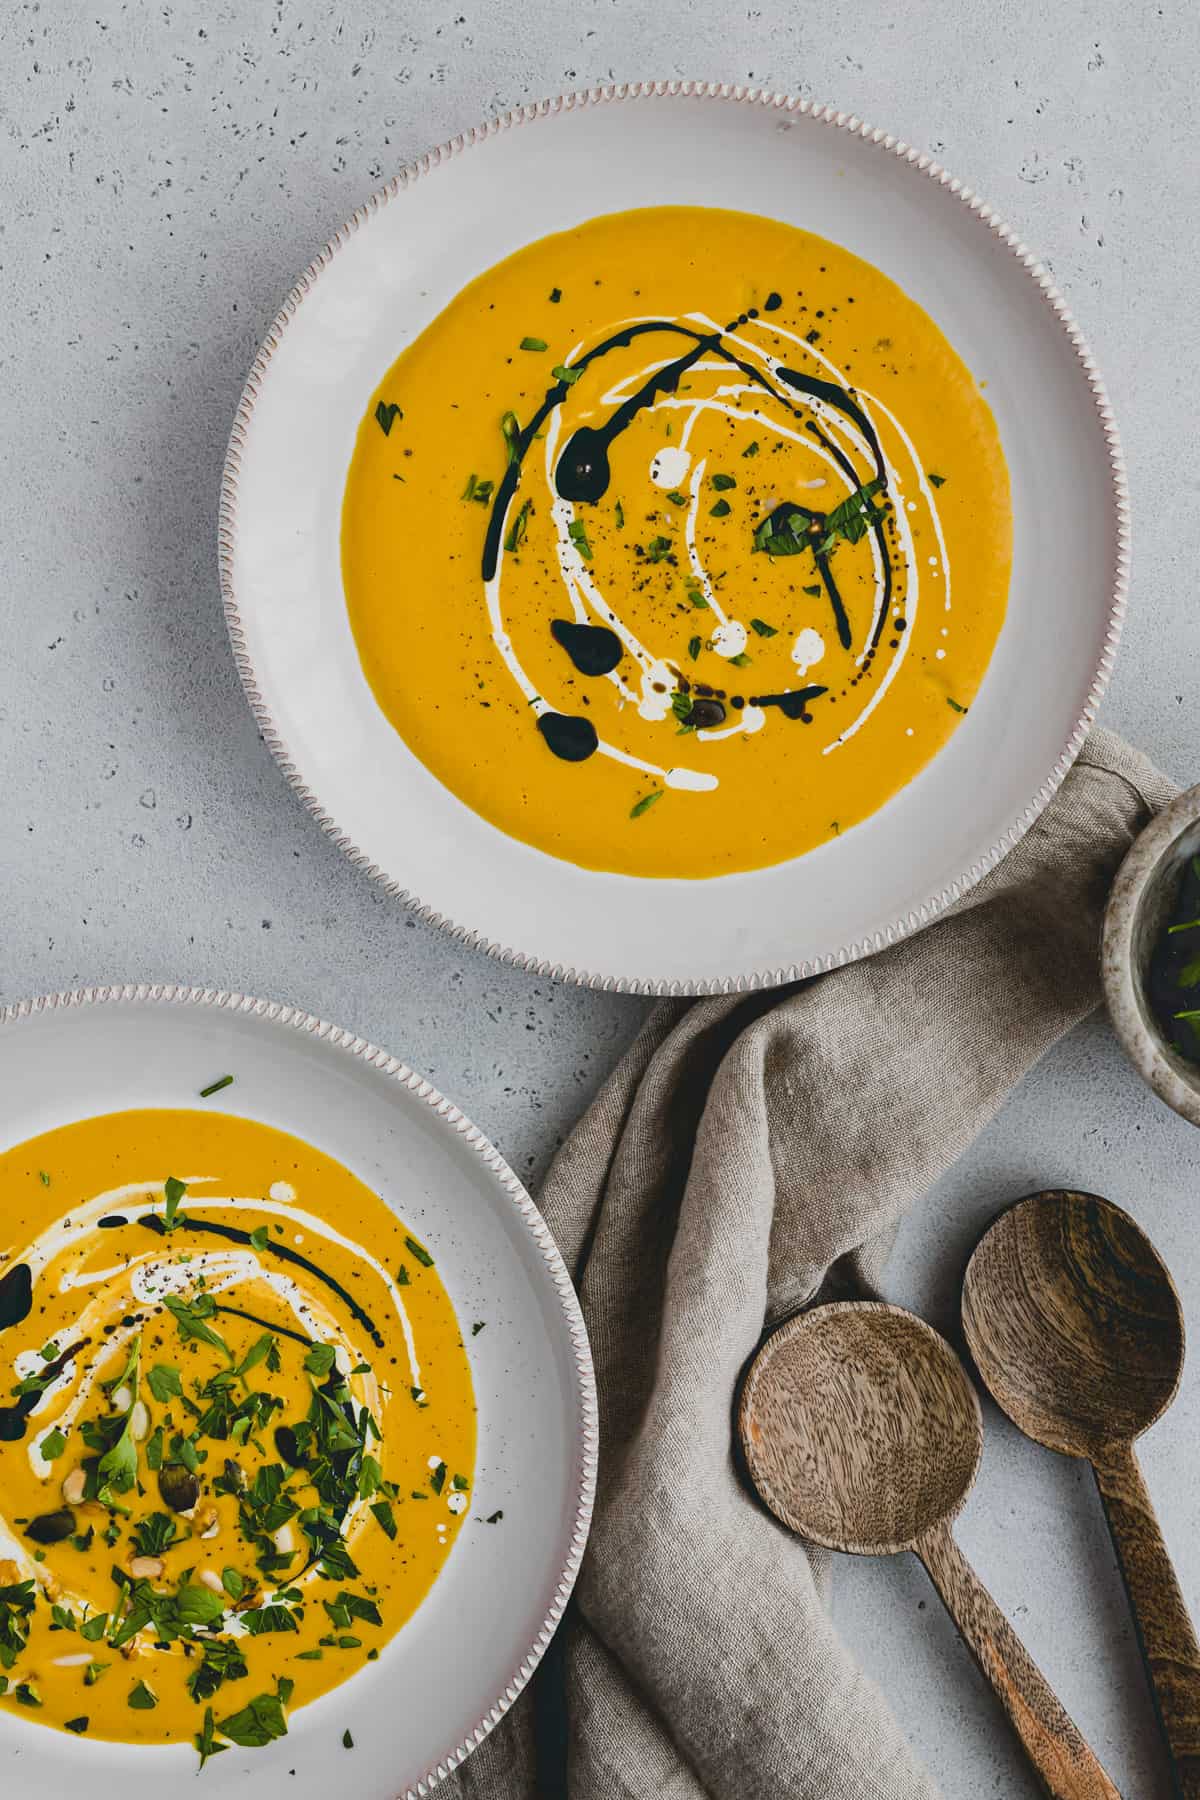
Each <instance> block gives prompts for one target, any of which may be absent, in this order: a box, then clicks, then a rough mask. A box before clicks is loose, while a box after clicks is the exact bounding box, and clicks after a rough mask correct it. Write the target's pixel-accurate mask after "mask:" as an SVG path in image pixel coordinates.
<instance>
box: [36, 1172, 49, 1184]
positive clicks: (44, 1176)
mask: <svg viewBox="0 0 1200 1800" xmlns="http://www.w3.org/2000/svg"><path fill="white" fill-rule="evenodd" d="M38 1180H39V1181H40V1182H41V1184H42V1186H43V1187H49V1186H50V1177H49V1175H48V1174H47V1173H46V1171H45V1169H39V1170H38Z"/></svg>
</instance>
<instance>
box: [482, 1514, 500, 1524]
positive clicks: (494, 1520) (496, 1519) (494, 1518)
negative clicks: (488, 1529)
mask: <svg viewBox="0 0 1200 1800" xmlns="http://www.w3.org/2000/svg"><path fill="white" fill-rule="evenodd" d="M503 1517H504V1514H503V1512H494V1513H489V1514H488V1516H487V1518H486V1519H485V1520H484V1524H485V1525H498V1524H499V1523H500V1521H501V1519H502V1518H503Z"/></svg>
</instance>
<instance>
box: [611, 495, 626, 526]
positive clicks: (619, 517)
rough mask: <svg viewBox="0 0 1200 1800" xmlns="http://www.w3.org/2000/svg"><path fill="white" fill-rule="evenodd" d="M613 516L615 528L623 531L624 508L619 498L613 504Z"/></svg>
mask: <svg viewBox="0 0 1200 1800" xmlns="http://www.w3.org/2000/svg"><path fill="white" fill-rule="evenodd" d="M613 517H614V518H615V519H616V521H617V530H618V531H624V529H625V508H624V507H623V506H622V505H621V502H620V501H619V500H618V501H617V502H616V503H615V504H614V506H613Z"/></svg>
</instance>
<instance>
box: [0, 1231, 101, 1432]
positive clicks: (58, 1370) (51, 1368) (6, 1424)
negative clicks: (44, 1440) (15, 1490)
mask: <svg viewBox="0 0 1200 1800" xmlns="http://www.w3.org/2000/svg"><path fill="white" fill-rule="evenodd" d="M21 1266H22V1265H20V1264H18V1267H21ZM90 1343H91V1339H90V1338H80V1340H79V1342H78V1343H77V1344H72V1345H70V1347H69V1348H68V1349H66V1350H63V1351H61V1352H60V1353H59V1355H58V1356H56V1357H55V1358H54V1361H53V1362H48V1363H47V1364H46V1366H45V1368H44V1369H41V1370H40V1371H39V1376H38V1379H39V1385H38V1387H37V1388H35V1389H34V1391H33V1392H32V1393H30V1394H21V1395H19V1396H18V1398H17V1402H16V1405H15V1406H0V1444H15V1443H18V1442H19V1441H20V1439H21V1438H23V1437H24V1436H25V1431H26V1418H27V1415H28V1414H29V1413H31V1412H32V1411H33V1409H34V1407H35V1406H36V1405H37V1403H38V1401H39V1400H40V1399H41V1397H42V1395H43V1394H44V1393H45V1391H46V1389H47V1388H48V1387H49V1386H50V1384H51V1382H53V1381H54V1380H55V1379H56V1378H57V1377H58V1376H59V1375H61V1374H62V1372H63V1370H64V1369H65V1368H66V1366H67V1364H68V1363H69V1362H70V1360H71V1358H72V1357H73V1356H78V1355H79V1352H80V1351H81V1350H86V1349H87V1347H88V1345H89V1344H90Z"/></svg>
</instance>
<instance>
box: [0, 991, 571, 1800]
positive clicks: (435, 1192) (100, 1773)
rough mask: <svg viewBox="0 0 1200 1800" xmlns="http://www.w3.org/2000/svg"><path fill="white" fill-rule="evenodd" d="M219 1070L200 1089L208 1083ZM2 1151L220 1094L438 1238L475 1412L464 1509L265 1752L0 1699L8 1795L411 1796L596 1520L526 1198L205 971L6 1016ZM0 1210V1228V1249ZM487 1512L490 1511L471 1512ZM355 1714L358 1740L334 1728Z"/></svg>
mask: <svg viewBox="0 0 1200 1800" xmlns="http://www.w3.org/2000/svg"><path fill="white" fill-rule="evenodd" d="M226 1072H232V1073H233V1074H234V1075H235V1081H234V1083H233V1085H232V1086H231V1087H228V1088H226V1089H225V1090H224V1091H223V1092H222V1093H220V1094H219V1095H215V1096H214V1097H213V1098H212V1099H211V1100H209V1101H207V1102H206V1101H202V1100H199V1099H198V1098H197V1094H198V1092H199V1089H200V1088H202V1087H204V1086H205V1084H206V1083H207V1082H209V1081H211V1080H213V1079H214V1078H215V1077H216V1076H218V1075H221V1074H224V1073H226ZM0 1093H3V1095H4V1115H3V1123H2V1124H0V1149H8V1148H10V1147H11V1146H12V1145H13V1144H17V1143H20V1142H23V1141H24V1140H25V1139H26V1138H30V1137H33V1136H36V1135H37V1134H38V1133H40V1132H43V1131H49V1130H51V1129H53V1128H54V1127H55V1126H58V1125H63V1124H66V1123H67V1122H68V1121H70V1120H73V1119H78V1118H86V1117H91V1116H94V1115H96V1114H100V1113H107V1112H116V1111H120V1110H123V1109H125V1108H130V1107H178V1106H183V1107H188V1106H197V1107H202V1106H205V1105H207V1106H212V1107H216V1108H218V1109H219V1110H221V1111H224V1112H229V1113H237V1114H240V1115H242V1116H244V1117H247V1118H251V1119H258V1120H261V1121H263V1122H264V1123H265V1124H268V1125H273V1126H276V1127H277V1128H278V1129H280V1130H282V1131H288V1132H291V1133H293V1134H294V1135H295V1136H297V1137H301V1138H303V1139H305V1141H306V1142H308V1143H311V1144H314V1145H316V1146H317V1147H318V1148H319V1149H321V1150H323V1151H325V1152H326V1153H327V1154H328V1155H330V1156H333V1157H335V1158H336V1159H337V1160H338V1161H339V1162H341V1163H343V1164H344V1165H345V1166H346V1167H347V1168H349V1169H350V1170H352V1171H353V1173H354V1174H356V1175H357V1176H359V1178H360V1179H361V1180H363V1181H364V1182H366V1184H367V1185H368V1186H369V1187H370V1188H372V1189H373V1190H374V1191H375V1192H376V1193H378V1194H380V1195H381V1196H382V1197H383V1199H384V1201H385V1202H386V1203H388V1204H391V1205H393V1206H394V1207H395V1208H396V1210H397V1211H398V1212H399V1213H401V1214H402V1216H403V1218H404V1219H405V1221H406V1222H407V1223H409V1224H411V1225H412V1227H413V1228H414V1230H416V1231H417V1232H418V1233H419V1234H420V1237H421V1239H422V1240H423V1241H424V1242H425V1243H427V1244H428V1245H429V1246H430V1248H431V1250H432V1251H433V1253H434V1256H435V1259H436V1262H437V1267H438V1273H439V1274H440V1275H441V1277H442V1280H443V1281H444V1283H445V1285H446V1288H447V1291H448V1292H449V1295H450V1298H451V1300H452V1302H453V1304H454V1307H455V1310H456V1312H457V1314H458V1317H459V1318H460V1319H470V1320H476V1319H482V1320H484V1321H485V1322H486V1329H485V1330H483V1331H481V1332H480V1333H479V1334H478V1335H477V1336H474V1337H469V1338H468V1339H467V1340H466V1342H467V1349H468V1355H469V1357H470V1363H471V1374H472V1378H473V1381H474V1384H475V1398H476V1402H477V1405H478V1409H479V1449H478V1460H477V1464H476V1471H475V1485H474V1489H473V1493H472V1505H471V1507H470V1509H469V1511H468V1512H467V1513H466V1514H465V1515H464V1520H463V1525H462V1528H461V1530H460V1532H459V1535H458V1537H457V1538H456V1540H455V1544H454V1548H453V1550H452V1552H451V1554H450V1557H449V1559H448V1560H447V1562H446V1565H445V1567H444V1569H443V1570H442V1573H441V1574H440V1576H439V1577H438V1579H437V1581H436V1582H435V1583H434V1585H433V1587H432V1589H431V1590H430V1592H429V1594H428V1596H427V1597H426V1599H425V1600H424V1602H423V1603H422V1605H421V1606H420V1607H419V1609H418V1610H417V1612H416V1613H415V1614H414V1616H413V1618H412V1619H411V1620H410V1621H409V1623H408V1624H406V1625H404V1626H403V1627H402V1628H401V1629H400V1631H399V1632H397V1634H396V1635H395V1637H393V1638H392V1639H391V1640H390V1642H389V1643H388V1644H387V1645H385V1647H384V1648H383V1649H382V1651H381V1652H380V1656H379V1660H378V1661H377V1662H374V1663H368V1664H366V1665H365V1666H364V1667H363V1668H362V1669H361V1670H359V1671H358V1672H357V1673H356V1674H354V1675H352V1676H351V1677H350V1679H349V1680H348V1681H346V1682H344V1683H343V1684H342V1685H341V1686H340V1687H337V1688H334V1689H333V1690H332V1691H331V1692H330V1693H328V1694H324V1695H322V1696H321V1698H320V1699H318V1700H315V1701H313V1702H312V1703H311V1704H310V1705H308V1706H304V1707H300V1708H298V1709H297V1710H296V1711H294V1712H292V1713H291V1714H290V1715H289V1720H288V1735H287V1736H286V1737H285V1738H281V1739H279V1740H278V1741H276V1742H275V1743H272V1744H269V1745H267V1746H266V1748H264V1749H261V1750H241V1749H238V1748H236V1747H233V1746H231V1747H230V1748H229V1749H228V1750H227V1751H226V1752H225V1753H224V1754H223V1755H221V1756H219V1757H217V1758H216V1759H215V1760H214V1761H212V1762H210V1763H209V1764H208V1765H207V1766H206V1768H205V1769H204V1771H203V1774H202V1775H201V1776H200V1777H199V1785H198V1786H196V1785H195V1783H196V1780H197V1769H198V1759H197V1755H196V1752H195V1751H194V1750H193V1749H192V1748H191V1747H190V1745H181V1744H174V1745H170V1746H162V1747H158V1746H154V1745H142V1744H139V1745H123V1744H114V1743H105V1742H101V1741H99V1740H94V1739H87V1738H73V1737H69V1736H68V1735H67V1734H66V1733H65V1732H60V1731H54V1730H52V1729H49V1728H48V1727H46V1726H44V1725H39V1724H38V1723H37V1722H36V1715H31V1714H29V1713H27V1712H25V1711H24V1710H23V1709H20V1708H17V1707H11V1706H4V1707H0V1793H3V1794H6V1795H8V1794H11V1795H13V1796H14V1800H15V1797H16V1796H17V1795H20V1797H21V1800H61V1796H63V1795H64V1794H70V1795H79V1796H84V1795H86V1796H88V1800H163V1796H164V1795H166V1794H169V1793H171V1792H173V1791H174V1790H175V1789H176V1788H182V1786H183V1784H185V1783H186V1784H187V1787H188V1791H189V1792H192V1791H194V1792H195V1793H196V1795H197V1796H199V1797H200V1800H226V1797H227V1796H229V1795H231V1794H242V1793H245V1792H246V1791H247V1790H248V1789H252V1790H253V1792H254V1795H255V1797H256V1800H273V1797H278V1800H283V1796H287V1800H328V1796H329V1795H331V1794H336V1793H339V1792H343V1793H348V1794H349V1793H352V1794H353V1795H354V1796H355V1800H397V1797H398V1796H404V1800H412V1797H413V1796H417V1795H425V1794H427V1793H428V1792H429V1791H430V1788H431V1787H432V1786H433V1784H434V1782H435V1781H436V1780H437V1779H438V1778H439V1777H440V1776H442V1775H444V1774H445V1773H446V1772H447V1770H448V1769H449V1768H451V1767H453V1766H454V1765H455V1764H456V1763H458V1762H460V1761H461V1760H462V1759H463V1757H464V1756H466V1755H467V1754H468V1753H469V1751H470V1750H471V1749H473V1748H474V1747H475V1745H476V1744H477V1743H478V1742H479V1741H480V1739H481V1738H482V1737H484V1736H485V1734H486V1733H487V1731H488V1730H490V1728H491V1727H492V1726H493V1725H494V1724H495V1723H496V1721H497V1720H498V1719H499V1718H500V1716H501V1714H502V1713H503V1712H504V1711H505V1710H506V1709H507V1707H508V1706H509V1705H510V1704H511V1702H512V1701H513V1700H514V1699H515V1698H516V1696H517V1694H518V1693H519V1692H520V1690H521V1688H522V1687H524V1685H525V1683H526V1681H527V1680H528V1679H529V1676H530V1675H531V1674H532V1672H533V1669H534V1667H535V1666H536V1664H537V1662H538V1660H539V1658H540V1656H541V1654H542V1652H543V1650H544V1649H545V1647H546V1645H547V1643H548V1642H549V1640H550V1638H551V1636H552V1634H553V1631H554V1628H555V1625H556V1624H557V1622H558V1620H559V1618H560V1617H561V1615H562V1611H563V1608H564V1606H565V1605H566V1602H567V1597H568V1595H569V1594H570V1591H571V1587H572V1585H573V1583H574V1580H575V1574H576V1571H577V1569H578V1567H579V1561H580V1558H581V1556H582V1554H583V1546H584V1542H585V1539H586V1537H587V1528H588V1523H589V1520H590V1516H591V1505H592V1493H593V1488H594V1483H595V1470H596V1411H595V1390H594V1385H593V1380H592V1369H591V1358H590V1355H589V1351H588V1345H587V1336H586V1333H585V1331H584V1326H583V1321H582V1319H581V1317H580V1313H579V1308H578V1305H577V1303H576V1300H575V1295H574V1292H573V1290H572V1287H571V1283H570V1280H569V1279H568V1276H567V1273H566V1270H565V1269H564V1267H563V1264H562V1260H561V1258H560V1257H559V1254H558V1251H557V1250H556V1249H555V1247H554V1243H553V1241H552V1239H551V1237H550V1234H549V1232H548V1231H547V1229H546V1227H545V1225H544V1224H543V1223H542V1219H541V1216H540V1214H539V1213H538V1211H537V1209H536V1207H535V1206H534V1204H533V1202H532V1201H531V1200H530V1198H529V1196H528V1194H526V1192H525V1190H524V1189H523V1188H522V1186H521V1184H520V1182H519V1181H518V1180H517V1178H516V1176H515V1175H513V1173H512V1171H511V1170H510V1169H509V1168H508V1167H507V1166H506V1164H505V1163H504V1161H503V1159H502V1158H501V1157H500V1155H499V1154H498V1152H497V1151H495V1150H494V1149H493V1148H492V1146H491V1145H490V1144H489V1143H488V1142H487V1140H486V1139H485V1138H484V1137H483V1136H482V1134H481V1133H480V1132H478V1131H477V1130H476V1129H475V1127H474V1126H473V1125H472V1124H471V1123H470V1122H469V1121H468V1120H467V1119H465V1118H464V1117H463V1115H462V1114H461V1113H460V1112H459V1111H458V1109H457V1107H455V1106H453V1105H451V1103H450V1102H449V1101H448V1100H445V1099H443V1098H442V1096H441V1095H440V1094H438V1093H437V1092H436V1090H435V1089H434V1088H432V1087H431V1086H430V1084H429V1083H428V1082H427V1081H423V1080H422V1079H421V1077H420V1076H419V1075H416V1074H414V1073H413V1072H412V1070H410V1069H408V1068H406V1067H405V1065H404V1064H402V1063H400V1062H398V1061H397V1060H396V1059H395V1058H394V1057H392V1056H389V1055H388V1054H387V1053H386V1052H385V1051H383V1050H377V1049H375V1048H374V1046H373V1045H371V1044H368V1043H365V1042H364V1041H363V1039H361V1038H356V1037H353V1036H351V1035H350V1033H348V1032H345V1031H340V1030H339V1029H338V1028H337V1027H336V1026H333V1025H326V1024H323V1023H321V1022H320V1021H319V1020H317V1019H314V1018H311V1017H309V1015H307V1014H306V1013H301V1012H297V1011H295V1010H294V1009H293V1008H291V1007H285V1006H277V1005H272V1004H270V1003H269V1002H267V1001H263V1000H249V999H246V998H244V997H243V996H241V995H236V994H223V993H213V992H211V991H205V990H203V989H199V988H145V987H139V988H121V989H111V988H109V989H96V990H84V991H83V992H82V993H76V994H71V995H65V996H59V997H58V998H56V999H49V1000H39V1001H32V1002H28V1003H25V1004H22V1005H20V1006H16V1007H12V1008H9V1009H8V1011H7V1012H4V1011H0ZM2 1234H3V1223H2V1220H0V1246H2V1245H3V1235H2ZM493 1512H502V1513H503V1515H504V1517H503V1519H502V1520H499V1521H497V1523H495V1524H493V1525H489V1524H488V1523H486V1516H487V1515H488V1514H491V1513H493ZM347 1730H348V1731H349V1732H350V1734H351V1736H352V1738H353V1740H354V1745H353V1750H348V1749H346V1748H345V1747H344V1746H343V1743H342V1734H343V1732H345V1731H347Z"/></svg>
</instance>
